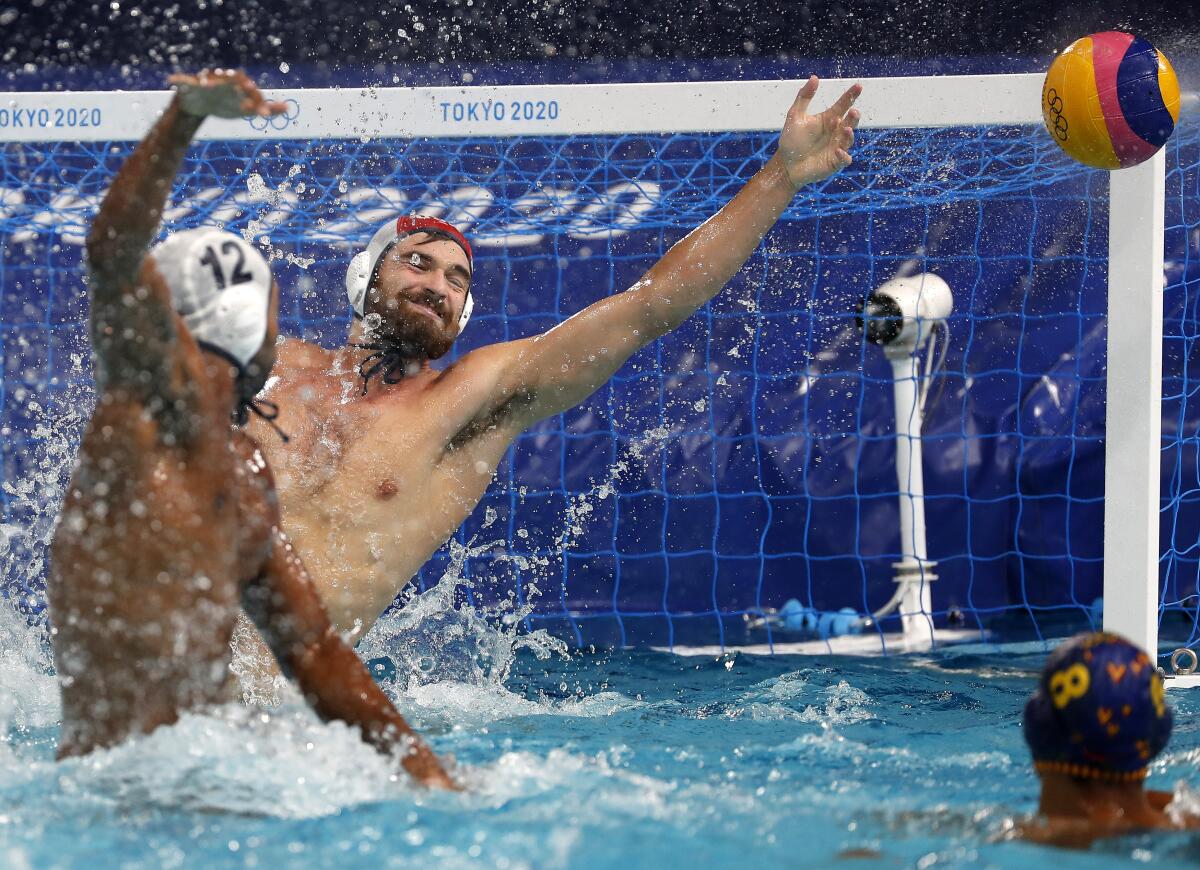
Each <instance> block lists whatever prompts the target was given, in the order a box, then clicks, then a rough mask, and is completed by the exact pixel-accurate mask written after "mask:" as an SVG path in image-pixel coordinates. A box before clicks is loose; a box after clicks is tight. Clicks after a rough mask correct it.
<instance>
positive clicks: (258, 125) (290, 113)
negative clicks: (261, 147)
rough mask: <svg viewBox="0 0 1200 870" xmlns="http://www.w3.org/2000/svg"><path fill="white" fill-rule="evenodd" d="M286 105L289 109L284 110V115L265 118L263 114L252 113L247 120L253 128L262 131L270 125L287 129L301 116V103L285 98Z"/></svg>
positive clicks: (277, 128)
mask: <svg viewBox="0 0 1200 870" xmlns="http://www.w3.org/2000/svg"><path fill="white" fill-rule="evenodd" d="M284 105H285V106H287V109H285V110H284V112H283V114H282V115H271V116H270V117H269V118H264V117H262V116H261V115H251V116H250V117H248V118H247V119H246V121H247V122H248V123H249V124H250V127H251V129H254V130H257V131H259V132H260V133H261V132H263V131H264V130H266V129H267V128H268V127H270V128H271V129H272V130H286V129H287V128H288V127H290V126H292V124H293V123H294V122H295V120H296V119H297V118H299V117H300V104H299V103H298V102H296V101H295V100H293V99H290V98H289V99H287V100H284Z"/></svg>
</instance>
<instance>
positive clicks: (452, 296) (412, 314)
mask: <svg viewBox="0 0 1200 870" xmlns="http://www.w3.org/2000/svg"><path fill="white" fill-rule="evenodd" d="M470 286H471V267H470V263H469V262H468V260H467V255H466V252H464V251H463V249H462V248H460V247H459V246H458V245H457V244H455V243H454V242H452V241H450V240H449V239H446V238H444V237H442V236H437V235H433V234H430V233H413V234H412V235H409V236H405V237H404V238H402V239H400V240H399V241H397V242H396V243H395V244H393V245H392V246H391V247H390V248H388V249H387V250H386V251H385V252H384V254H383V256H382V257H381V258H380V260H379V264H378V265H377V266H376V268H375V273H374V275H373V280H372V282H371V286H370V288H369V289H368V290H367V298H366V300H365V303H364V306H363V313H364V315H365V316H366V317H369V316H370V315H372V314H377V315H378V316H379V324H378V326H377V327H376V331H377V332H378V334H379V336H380V338H381V339H383V340H384V341H386V342H388V343H396V344H400V345H404V346H406V347H408V348H411V351H412V352H413V353H414V354H415V355H418V356H422V357H424V358H426V359H431V360H432V359H438V358H439V357H441V356H444V355H445V354H446V353H447V352H448V351H449V350H450V348H451V346H452V345H453V344H454V340H455V339H456V338H457V337H458V332H459V326H458V320H459V317H460V316H461V315H462V311H463V306H464V305H465V304H466V301H467V293H468V292H469V290H470ZM372 319H373V318H372Z"/></svg>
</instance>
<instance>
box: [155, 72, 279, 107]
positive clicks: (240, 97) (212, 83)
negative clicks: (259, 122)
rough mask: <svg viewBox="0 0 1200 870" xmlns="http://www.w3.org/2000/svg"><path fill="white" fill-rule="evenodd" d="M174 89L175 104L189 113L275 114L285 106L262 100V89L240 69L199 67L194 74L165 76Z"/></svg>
mask: <svg viewBox="0 0 1200 870" xmlns="http://www.w3.org/2000/svg"><path fill="white" fill-rule="evenodd" d="M167 82H168V84H170V85H172V86H173V87H174V88H175V91H176V93H177V94H178V96H177V97H176V99H177V100H178V101H179V107H180V108H181V109H183V111H185V112H187V113H188V114H189V115H199V116H201V117H204V116H206V115H214V116H216V117H218V118H241V117H244V116H246V115H259V116H262V117H267V116H269V115H279V114H282V113H283V112H284V111H286V109H287V106H286V105H284V104H283V103H279V102H275V101H274V100H266V99H263V95H262V92H260V91H259V89H258V87H257V86H255V84H254V82H252V81H250V78H249V77H248V76H247V75H246V74H245V73H244V72H242V71H241V70H221V69H218V70H202V71H201V72H200V73H199V74H198V75H183V74H176V75H173V76H171V77H170V78H168V79H167Z"/></svg>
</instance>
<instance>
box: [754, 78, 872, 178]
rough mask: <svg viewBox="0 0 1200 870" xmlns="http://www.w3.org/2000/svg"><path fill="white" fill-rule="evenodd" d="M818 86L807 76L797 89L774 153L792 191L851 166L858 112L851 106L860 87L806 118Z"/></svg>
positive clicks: (853, 88)
mask: <svg viewBox="0 0 1200 870" xmlns="http://www.w3.org/2000/svg"><path fill="white" fill-rule="evenodd" d="M819 83H820V80H819V79H818V78H817V77H816V76H809V78H808V81H807V82H805V83H804V87H802V88H800V93H798V94H797V95H796V101H795V102H794V103H792V107H791V109H789V110H788V113H787V121H786V122H785V123H784V125H783V132H782V133H780V134H779V148H778V150H777V151H776V152H775V156H776V158H777V159H778V160H779V161H780V162H781V163H782V165H783V169H784V171H785V172H786V173H787V177H788V180H789V181H791V182H792V184H793V185H794V186H795V187H796V189H799V188H800V187H801V186H803V185H805V184H811V183H812V182H814V181H820V180H821V179H823V178H828V177H829V176H830V175H833V173H835V172H837V171H838V170H839V169H842V168H844V167H846V166H849V165H850V162H851V158H850V146H851V145H853V144H854V128H855V127H857V126H858V119H859V111H858V109H854V108H852V106H853V105H854V101H855V100H857V99H858V95H859V94H861V93H862V85H859V84H856V85H853V86H851V87H850V89H849V90H847V91H846V93H844V94H842V96H841V97H840V98H839V99H838V101H837V102H836V103H834V104H833V105H832V106H830V107H829V108H828V109H826V110H825V111H824V112H821V113H820V114H818V115H810V114H808V106H809V103H811V102H812V98H813V97H814V96H815V95H816V93H817V85H818V84H819Z"/></svg>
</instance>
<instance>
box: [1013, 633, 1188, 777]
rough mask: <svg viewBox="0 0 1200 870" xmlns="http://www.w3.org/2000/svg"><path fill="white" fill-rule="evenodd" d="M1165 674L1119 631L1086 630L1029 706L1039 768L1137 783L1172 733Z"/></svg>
mask: <svg viewBox="0 0 1200 870" xmlns="http://www.w3.org/2000/svg"><path fill="white" fill-rule="evenodd" d="M1171 724H1172V717H1171V709H1170V708H1169V707H1168V706H1167V700H1166V692H1165V690H1164V687H1163V679H1162V675H1161V674H1159V672H1158V670H1157V669H1156V668H1155V667H1154V663H1153V662H1152V661H1151V660H1150V657H1149V656H1148V655H1146V653H1145V652H1143V651H1142V650H1140V649H1138V648H1137V647H1136V646H1134V645H1133V644H1132V643H1130V642H1129V641H1127V640H1126V639H1125V638H1123V637H1121V636H1120V635H1116V634H1109V633H1105V632H1096V633H1092V634H1081V635H1079V636H1078V637H1075V638H1072V639H1071V640H1069V641H1067V642H1066V643H1065V644H1063V645H1062V646H1060V647H1059V648H1058V649H1056V650H1055V651H1054V652H1053V653H1052V654H1051V655H1050V658H1048V659H1047V660H1046V666H1045V668H1044V669H1043V670H1042V677H1041V680H1040V681H1039V683H1038V687H1037V689H1036V690H1035V691H1034V693H1033V694H1032V695H1031V696H1030V698H1029V701H1028V703H1026V704H1025V742H1026V743H1028V744H1029V748H1030V749H1031V750H1032V751H1033V766H1034V768H1035V769H1036V770H1037V771H1038V772H1039V773H1065V774H1067V775H1068V776H1075V777H1086V778H1090V779H1100V780H1105V781H1108V782H1131V781H1136V780H1140V779H1144V778H1145V776H1146V768H1147V765H1149V764H1150V762H1151V761H1152V760H1153V759H1154V757H1155V756H1156V755H1158V753H1160V752H1162V750H1163V748H1164V747H1165V746H1166V745H1167V740H1168V739H1169V738H1170V736H1171Z"/></svg>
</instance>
